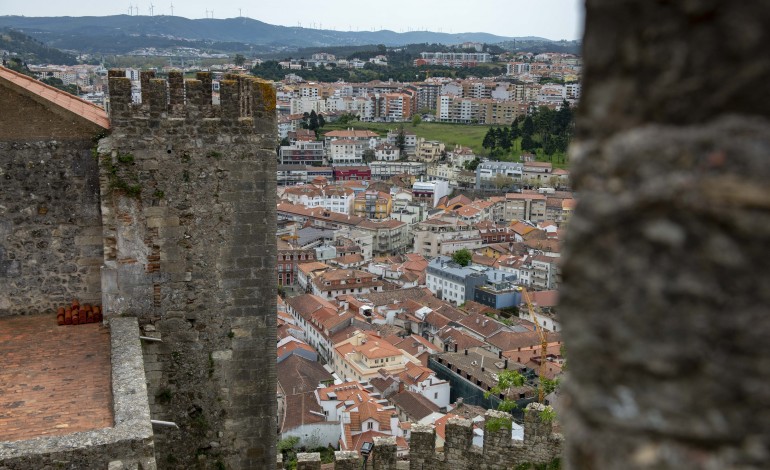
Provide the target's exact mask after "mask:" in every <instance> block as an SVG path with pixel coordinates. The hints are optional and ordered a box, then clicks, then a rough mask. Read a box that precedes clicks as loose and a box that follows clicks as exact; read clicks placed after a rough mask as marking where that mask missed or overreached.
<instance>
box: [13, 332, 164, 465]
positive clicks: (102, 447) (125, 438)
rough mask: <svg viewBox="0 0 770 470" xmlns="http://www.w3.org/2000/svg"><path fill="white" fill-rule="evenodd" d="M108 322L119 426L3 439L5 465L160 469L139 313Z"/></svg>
mask: <svg viewBox="0 0 770 470" xmlns="http://www.w3.org/2000/svg"><path fill="white" fill-rule="evenodd" d="M109 324H110V343H111V347H112V393H113V406H114V413H115V424H114V426H113V427H111V428H104V429H98V430H94V431H85V432H78V433H72V434H67V435H63V436H55V437H40V438H36V439H30V440H26V441H15V442H0V470H30V469H35V470H53V469H57V470H58V469H67V470H70V469H71V470H79V469H83V468H135V469H141V470H155V469H156V465H155V457H154V444H153V434H152V428H151V426H150V409H149V407H148V405H147V387H146V385H145V378H144V368H143V365H142V350H141V345H140V344H139V328H138V324H137V321H136V319H135V318H114V319H112V320H111V321H110V322H109ZM119 464H120V465H122V466H119Z"/></svg>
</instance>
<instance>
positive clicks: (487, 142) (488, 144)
mask: <svg viewBox="0 0 770 470" xmlns="http://www.w3.org/2000/svg"><path fill="white" fill-rule="evenodd" d="M496 144H497V142H496V141H495V131H494V130H492V128H491V127H490V128H489V130H488V131H487V133H486V135H484V140H483V141H482V142H481V146H482V147H484V148H485V149H487V150H489V152H490V153H492V152H493V151H494V150H495V145H496Z"/></svg>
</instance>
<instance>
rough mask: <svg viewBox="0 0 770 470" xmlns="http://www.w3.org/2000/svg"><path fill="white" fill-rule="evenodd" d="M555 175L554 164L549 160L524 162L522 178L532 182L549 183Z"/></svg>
mask: <svg viewBox="0 0 770 470" xmlns="http://www.w3.org/2000/svg"><path fill="white" fill-rule="evenodd" d="M552 176H553V165H552V164H551V163H549V162H524V164H523V165H522V178H523V179H524V181H525V182H530V183H532V184H538V183H540V184H547V183H548V182H549V180H550V179H551V177H552Z"/></svg>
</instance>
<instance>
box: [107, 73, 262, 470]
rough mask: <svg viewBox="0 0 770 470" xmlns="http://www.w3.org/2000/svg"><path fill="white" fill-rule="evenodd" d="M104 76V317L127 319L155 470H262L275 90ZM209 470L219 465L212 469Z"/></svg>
mask: <svg viewBox="0 0 770 470" xmlns="http://www.w3.org/2000/svg"><path fill="white" fill-rule="evenodd" d="M141 82H142V85H143V89H142V94H141V96H142V103H141V105H138V104H134V103H132V101H131V83H130V81H129V80H128V79H127V78H125V74H124V73H123V72H122V71H111V72H110V78H109V85H110V105H111V109H110V118H111V123H112V133H111V135H110V136H109V137H107V138H105V139H102V140H101V141H100V142H99V147H98V158H99V166H100V187H101V194H102V203H101V210H102V222H103V231H104V232H103V236H104V246H105V249H104V268H103V270H102V292H103V294H102V295H103V304H104V308H105V313H106V315H107V316H109V315H128V316H136V317H138V319H139V323H140V326H141V327H142V328H143V331H144V334H146V335H148V336H155V337H157V338H159V339H160V340H161V341H162V342H146V343H145V344H144V351H143V353H144V360H145V371H146V376H147V380H148V389H149V396H150V401H151V411H152V415H153V416H152V417H153V418H154V419H158V420H164V421H171V422H174V423H176V424H177V425H178V426H179V429H174V428H157V427H156V429H155V442H156V457H157V462H158V465H159V467H160V468H197V467H196V466H197V465H203V466H204V467H205V468H213V467H214V466H217V467H218V466H221V465H224V467H225V468H234V469H241V468H243V469H245V468H268V467H270V466H275V460H276V455H275V437H276V400H275V387H276V381H275V361H276V359H275V326H276V311H275V308H276V307H275V305H276V303H275V296H276V291H275V278H274V274H273V273H274V268H275V265H274V263H275V259H276V246H275V236H274V233H275V224H276V212H275V208H276V205H275V194H276V192H275V184H276V183H275V178H276V176H275V175H276V160H275V155H274V150H273V149H274V146H275V144H276V140H277V138H276V124H275V111H274V110H275V90H274V89H273V87H272V85H271V84H269V83H266V82H262V81H259V80H257V79H254V78H248V77H243V76H237V77H234V76H229V77H227V79H226V80H223V81H221V82H220V104H218V105H215V104H212V94H211V77H210V75H209V74H206V73H201V74H198V76H197V80H184V79H183V76H182V74H181V73H173V72H172V73H170V74H169V79H168V80H161V79H157V78H154V75H153V74H150V73H143V74H142V75H141ZM220 464H221V465H220Z"/></svg>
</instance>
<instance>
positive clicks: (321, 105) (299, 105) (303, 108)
mask: <svg viewBox="0 0 770 470" xmlns="http://www.w3.org/2000/svg"><path fill="white" fill-rule="evenodd" d="M312 111H315V112H316V113H326V111H327V110H326V100H325V99H324V98H319V97H309V96H302V97H299V98H292V99H291V100H290V101H289V112H290V113H291V114H303V113H310V112H312Z"/></svg>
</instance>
